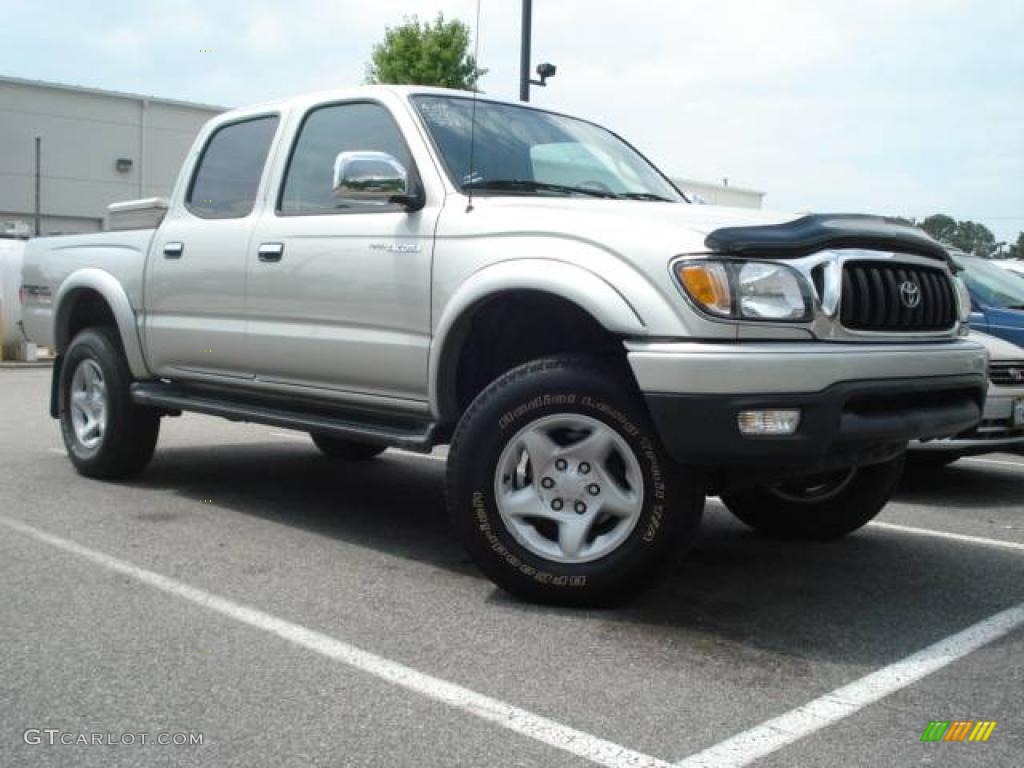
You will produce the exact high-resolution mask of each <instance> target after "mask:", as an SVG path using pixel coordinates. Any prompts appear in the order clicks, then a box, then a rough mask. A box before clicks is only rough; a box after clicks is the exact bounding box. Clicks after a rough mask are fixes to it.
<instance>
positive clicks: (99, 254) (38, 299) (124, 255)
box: [21, 229, 156, 347]
mask: <svg viewBox="0 0 1024 768" xmlns="http://www.w3.org/2000/svg"><path fill="white" fill-rule="evenodd" d="M155 232H156V230H155V229H133V230H126V231H121V232H96V233H91V234H87V235H61V236H57V237H38V238H34V239H32V240H29V242H28V245H27V246H26V248H25V259H24V264H23V266H22V272H21V283H22V286H23V287H24V289H25V290H24V291H23V295H24V305H23V307H22V320H23V323H24V326H25V335H26V336H27V337H28V339H29V340H30V341H32V342H34V343H36V344H38V345H39V346H44V347H52V346H54V344H53V342H54V338H53V337H54V327H53V320H54V318H53V308H54V307H55V306H57V304H58V302H57V298H58V296H59V295H60V293H61V290H62V288H63V287H64V281H65V280H66V279H67V277H68V275H69V274H71V273H72V272H75V271H77V270H80V269H86V268H91V269H97V270H101V271H103V272H106V273H108V274H110V275H111V276H112V277H113V278H114V279H115V280H117V282H118V283H120V284H121V286H123V288H124V290H125V292H126V293H127V295H128V300H129V301H130V302H131V305H132V307H134V308H136V309H137V308H139V307H141V306H142V278H143V273H144V270H145V265H146V253H147V251H148V250H149V245H150V243H151V242H152V240H153V235H154V233H155Z"/></svg>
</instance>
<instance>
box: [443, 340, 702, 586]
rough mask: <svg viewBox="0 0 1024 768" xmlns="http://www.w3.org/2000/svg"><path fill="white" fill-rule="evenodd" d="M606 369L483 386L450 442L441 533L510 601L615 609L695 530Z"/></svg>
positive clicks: (569, 369)
mask: <svg viewBox="0 0 1024 768" xmlns="http://www.w3.org/2000/svg"><path fill="white" fill-rule="evenodd" d="M610 366H617V363H607V362H601V361H597V360H590V359H587V358H568V357H559V358H549V359H544V360H538V361H534V362H530V363H527V364H526V365H523V366H520V367H519V368H516V369H515V370H512V371H510V372H508V373H506V374H505V375H503V376H502V377H501V378H500V379H498V380H497V381H495V382H494V383H492V384H491V385H490V386H488V387H487V388H486V389H485V390H484V391H483V392H482V393H481V394H480V395H479V396H478V397H477V398H476V400H475V401H474V402H473V403H472V405H471V406H470V407H469V409H468V410H467V411H466V413H465V414H464V415H463V417H462V419H461V421H460V422H459V425H458V428H457V430H456V432H455V436H454V439H453V440H452V444H451V448H450V450H449V456H448V474H447V491H448V493H447V498H448V508H449V513H450V515H451V519H452V525H453V528H454V530H455V531H456V532H457V533H458V535H459V538H460V539H461V540H462V543H463V545H464V546H465V548H466V551H467V552H468V553H469V555H470V557H471V558H472V559H473V561H474V562H476V564H477V565H478V566H479V567H480V570H482V571H483V572H484V573H485V574H486V575H487V576H488V577H489V578H490V579H491V580H492V581H493V582H494V583H495V584H497V585H498V586H499V587H501V588H503V589H505V590H507V591H508V592H511V593H512V594H514V595H516V596H518V597H520V598H523V599H526V600H531V601H536V602H543V603H551V604H560V605H591V606H593V605H607V604H611V603H615V602H618V601H619V600H621V599H623V598H625V597H627V596H630V595H631V594H633V593H635V592H637V591H639V590H640V589H642V588H643V587H645V586H647V585H648V584H650V583H651V582H652V581H653V580H654V578H655V577H656V576H658V575H659V574H660V573H661V572H663V571H664V570H665V569H666V568H667V567H668V566H670V565H671V564H672V562H673V561H674V560H675V559H676V558H677V557H678V556H679V555H681V554H682V552H683V551H684V549H685V548H686V545H688V544H689V543H690V541H691V540H692V538H693V536H694V533H695V530H696V528H697V524H698V523H699V521H700V517H701V512H702V511H703V507H704V494H703V487H702V485H701V483H700V482H698V479H699V478H698V477H697V476H696V475H695V474H694V473H692V472H690V471H688V470H686V469H683V468H681V467H679V466H677V465H676V464H674V463H673V462H672V461H671V459H670V458H669V457H668V456H667V455H666V453H665V450H664V448H663V447H662V445H661V442H660V440H659V439H658V436H657V434H656V432H655V430H654V428H653V426H652V425H651V423H650V419H649V418H648V416H647V411H646V409H645V408H644V406H643V403H642V401H641V400H640V398H639V396H638V394H637V393H636V388H635V386H634V385H633V383H632V382H631V381H630V380H629V379H628V378H627V377H625V376H623V375H620V374H616V373H613V372H612V371H617V370H618V369H617V367H612V368H610ZM527 445H529V447H527ZM587 459H590V461H587ZM563 462H564V463H563ZM535 464H536V467H535ZM499 470H500V471H499ZM547 483H550V484H551V485H550V486H549V485H547ZM563 497H564V498H563ZM556 502H561V503H560V504H558V506H556ZM563 538H564V540H563Z"/></svg>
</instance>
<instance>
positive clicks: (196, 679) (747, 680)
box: [0, 370, 1024, 768]
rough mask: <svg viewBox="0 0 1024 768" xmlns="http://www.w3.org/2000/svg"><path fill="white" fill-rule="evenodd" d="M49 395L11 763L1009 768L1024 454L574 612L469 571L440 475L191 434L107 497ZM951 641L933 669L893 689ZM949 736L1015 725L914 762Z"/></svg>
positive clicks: (25, 551)
mask: <svg viewBox="0 0 1024 768" xmlns="http://www.w3.org/2000/svg"><path fill="white" fill-rule="evenodd" d="M48 380H49V372H48V371H43V370H2V371H0V583H2V587H0V765H2V766H56V765H60V766H64V765H68V766H72V765H73V766H121V765H124V766H136V765H189V766H192V765H203V766H205V765H209V766H236V765H237V766H263V765H266V766H274V767H275V768H279V767H281V766H381V765H387V766H434V765H437V766H490V765H495V766H562V765H565V766H586V765H594V764H603V765H608V766H627V765H671V764H675V763H678V762H680V761H684V760H686V759H687V758H690V760H688V761H687V762H685V763H683V764H684V765H699V764H704V765H721V766H724V765H736V766H738V765H746V764H752V765H764V766H787V765H801V766H818V765H821V766H826V765H827V766H834V765H852V766H860V765H864V766H868V765H966V766H975V765H976V766H1003V765H1005V766H1016V765H1020V764H1021V757H1020V755H1021V754H1022V753H1024V694H1022V691H1024V670H1022V666H1021V664H1020V660H1021V658H1024V622H1022V620H1021V617H1022V616H1024V608H1022V606H1024V499H1022V491H1024V456H1017V455H993V456H987V457H983V458H981V459H978V460H970V461H967V460H965V461H962V462H959V463H957V464H956V465H954V466H953V467H950V468H948V469H946V470H943V471H940V472H937V473H935V474H932V475H929V476H917V477H911V478H908V480H907V481H906V482H905V483H904V487H903V490H902V491H901V493H900V494H899V496H898V498H897V499H896V500H895V501H894V502H893V503H891V504H890V505H889V507H887V509H886V510H885V511H884V512H883V514H882V515H881V516H880V518H879V523H881V524H879V525H871V526H868V527H867V528H865V529H863V530H862V531H860V532H858V533H857V534H855V535H853V536H851V537H849V538H847V539H845V540H843V541H839V542H830V543H824V544H795V543H782V542H774V541H767V540H765V539H761V538H759V537H757V536H756V535H754V534H753V533H751V532H750V531H748V530H747V529H746V528H745V527H744V526H743V525H741V524H740V523H738V522H736V521H734V520H733V519H732V518H731V516H730V515H729V514H728V512H727V511H726V510H725V509H724V508H723V507H722V506H721V505H720V504H719V503H718V502H717V501H716V500H709V502H708V505H707V511H706V514H705V521H704V525H703V527H702V532H701V536H700V539H699V541H698V542H697V544H696V545H695V547H694V549H693V551H692V552H691V553H690V554H689V555H688V557H687V558H686V560H684V561H683V563H682V564H681V565H680V566H679V567H678V568H676V569H675V570H674V571H673V572H672V574H671V575H670V577H669V578H668V579H667V580H666V581H665V582H664V583H663V584H661V585H660V586H659V587H657V588H655V589H654V590H652V591H650V592H648V593H646V594H645V595H643V596H642V597H641V598H639V599H638V600H636V601H634V602H632V603H631V604H629V605H627V606H625V607H622V608H619V609H616V610H605V611H579V610H562V609H554V608H548V607H540V606H534V605H529V604H524V603H521V602H518V601H516V600H514V599H513V598H510V597H509V596H507V595H506V594H504V593H502V592H501V591H499V590H497V589H496V588H495V587H494V586H493V585H492V584H491V583H490V582H489V581H487V580H486V579H484V578H483V577H482V576H481V575H480V574H479V573H478V572H477V571H476V570H475V569H474V567H473V566H472V565H471V564H470V563H469V562H468V561H467V560H466V558H465V556H464V555H463V553H462V552H461V550H460V549H459V547H458V545H457V543H456V542H455V541H454V540H453V539H452V538H451V536H450V535H449V532H448V526H447V522H446V515H445V509H444V499H443V485H444V483H443V480H444V458H443V455H436V456H432V457H423V456H415V455H410V454H403V453H399V452H390V451H389V452H388V453H386V454H384V455H383V456H382V457H380V458H379V459H377V460H374V461H372V462H369V463H366V464H359V465H345V464H339V463H337V462H333V461H331V460H328V459H326V458H323V457H321V456H320V455H319V453H318V452H317V451H316V449H315V448H314V447H313V445H312V444H311V443H310V442H308V440H306V439H305V438H304V437H303V436H302V435H296V434H292V433H284V432H281V431H279V430H274V429H270V428H266V427H261V426H256V425H239V424H231V423H228V422H224V421H220V420H216V419H210V418H205V417H199V416H191V415H186V416H183V417H181V418H177V419H166V420H165V421H164V424H163V432H162V435H161V440H160V445H159V447H158V450H157V455H156V458H155V459H154V461H153V463H152V465H151V466H150V467H149V469H148V470H147V471H146V472H145V473H144V474H143V475H142V476H141V477H139V478H138V479H136V480H133V481H131V482H127V483H117V484H109V483H101V482H96V481H92V480H87V479H85V478H82V477H79V476H78V475H77V474H75V472H74V471H73V469H72V468H71V465H70V463H69V462H68V460H67V458H66V457H65V456H63V449H62V447H61V442H60V436H59V431H58V429H57V425H56V424H55V423H54V422H53V421H51V420H50V419H49V418H48V416H47V413H46V403H47V397H48ZM946 534H950V535H946ZM994 616H995V617H1002V618H999V619H997V622H998V621H1001V622H1002V624H1001V625H1000V626H1002V630H1001V631H998V632H995V631H993V632H992V633H991V634H989V635H985V634H984V632H986V631H989V630H988V629H986V628H991V627H992V626H993V624H992V621H993V619H992V617H994ZM986 622H988V623H986ZM972 627H981V629H979V630H978V632H979V633H981V634H977V635H971V636H970V637H981V638H982V640H981V641H980V642H976V643H974V645H971V644H970V643H969V642H968V643H967V645H966V646H964V645H963V643H961V642H960V640H958V639H957V638H958V637H959V635H958V633H961V632H962V631H963V630H965V629H970V628H972ZM950 637H953V638H954V640H953V641H951V642H952V645H950V646H949V647H950V648H954V649H960V650H954V651H953V652H950V651H948V649H947V646H940V647H939V651H938V652H937V653H938V657H939V658H938V661H935V657H934V654H933V657H932V658H931V661H929V663H931V664H932V665H933V666H932V667H929V670H931V672H930V674H926V675H924V674H921V675H919V676H914V675H913V674H911V673H912V671H913V669H912V665H904V666H899V665H898V663H900V662H902V661H903V660H905V659H907V658H908V657H911V658H915V657H914V656H913V655H914V654H916V653H918V652H919V651H921V650H922V649H927V648H929V647H930V646H933V645H934V644H936V643H939V644H941V643H943V642H944V641H947V640H948V639H949V638H950ZM970 637H968V638H967V639H968V640H969V639H970ZM965 642H966V641H965ZM894 665H895V666H894ZM908 670H909V671H908ZM880 671H881V672H884V673H885V674H886V675H888V678H887V679H889V680H890V682H891V681H893V680H895V681H896V682H895V683H892V686H891V690H889V689H887V690H888V693H887V695H882V696H879V697H877V699H872V696H873V695H874V694H870V691H871V690H875V689H872V688H870V685H871V684H872V683H871V681H872V680H874V678H868V679H867V682H866V683H863V684H861V683H858V685H861V687H860V688H858V689H857V690H858V691H864V690H867V691H869V694H859V695H864V696H866V699H865V701H864V702H861V704H859V705H857V706H852V705H848V704H847V705H844V706H846V707H847V709H846V710H844V711H843V715H842V716H841V717H834V718H831V719H829V718H825V719H823V720H822V721H821V722H818V721H817V720H813V722H812V725H810V726H807V727H806V728H805V730H804V731H801V732H800V734H799V737H798V738H786V739H782V741H785V742H786V743H784V744H781V745H778V746H777V748H776V747H773V748H772V749H770V750H768V751H764V753H763V754H761V753H760V752H759V751H758V750H756V749H752V748H749V743H750V742H752V741H755V740H756V739H758V738H760V737H761V736H762V735H763V734H766V733H767V734H769V735H771V734H775V735H776V736H777V734H778V728H775V727H773V726H765V725H764V724H765V723H766V721H770V720H772V718H778V717H779V716H783V715H787V713H790V717H791V719H792V713H793V712H794V711H795V712H797V713H801V712H804V711H805V710H803V709H801V708H804V707H805V706H806V705H808V704H809V703H811V702H815V701H818V702H820V701H825V703H826V704H828V703H829V702H832V701H833V700H832V699H831V698H829V697H830V695H831V694H830V692H834V691H835V690H836V689H840V688H842V687H844V686H849V685H850V684H852V683H857V682H858V681H864V680H865V679H866V677H867V676H871V675H873V674H874V673H879V672H880ZM907 674H910V677H906V675H907ZM901 675H904V677H901ZM850 695H851V696H853V695H854V694H852V693H851V694H850ZM833 703H834V702H833ZM826 709H827V707H826ZM819 711H824V710H822V709H821V707H820V706H819V708H818V709H814V708H812V710H811V714H812V715H814V717H817V715H816V714H814V713H817V712H819ZM933 720H943V721H944V720H975V721H978V720H995V721H997V722H998V725H997V727H996V728H995V730H994V731H993V733H992V736H991V737H990V739H989V740H988V742H986V743H948V742H940V743H922V742H921V741H920V737H921V734H922V732H923V731H924V729H925V727H926V726H927V725H928V724H929V722H930V721H933ZM806 721H807V718H806V717H805V718H803V720H802V721H801V722H804V723H806ZM786 722H789V721H786ZM27 729H51V730H52V729H59V731H60V732H62V733H71V734H78V733H83V732H84V733H96V732H100V733H103V734H114V735H120V734H124V733H140V732H147V733H150V734H158V733H163V732H168V733H170V732H173V733H178V732H186V733H193V734H195V733H201V734H202V735H203V743H202V745H193V746H174V745H167V746H155V745H154V746H141V745H139V744H134V745H123V744H116V745H88V746H74V745H61V744H55V745H53V746H50V745H48V744H46V743H43V744H38V745H37V744H26V743H25V738H24V733H25V731H26V730H27ZM759 729H760V730H759ZM743 734H750V735H749V737H748V738H746V741H744V739H743V738H739V739H734V737H737V736H738V735H743ZM730 740H732V741H730ZM723 742H725V743H726V747H724V748H722V749H720V750H719V752H717V753H716V751H715V749H716V745H719V746H721V745H722V743H723ZM734 743H735V744H738V745H740V746H738V747H737V748H736V749H737V750H738V751H735V752H729V750H730V749H732V747H731V746H730V745H733V744H734ZM744 744H746V745H747V746H743V745H744ZM744 750H745V751H744ZM724 753H728V754H726V756H725V757H723V754H724ZM695 755H696V756H698V758H694V757H693V756H695ZM702 761H703V762H702Z"/></svg>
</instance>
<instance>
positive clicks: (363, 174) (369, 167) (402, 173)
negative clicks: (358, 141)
mask: <svg viewBox="0 0 1024 768" xmlns="http://www.w3.org/2000/svg"><path fill="white" fill-rule="evenodd" d="M334 197H335V198H336V199H339V200H353V201H358V202H361V203H376V204H378V205H386V204H388V203H393V202H404V200H402V198H406V199H407V198H408V197H409V172H408V171H407V170H406V169H405V166H403V165H402V164H401V163H400V162H398V160H396V159H395V158H394V157H392V156H391V155H389V154H388V153H387V152H371V151H356V152H342V153H340V154H339V155H338V156H337V157H336V158H335V160H334ZM396 198H398V199H396Z"/></svg>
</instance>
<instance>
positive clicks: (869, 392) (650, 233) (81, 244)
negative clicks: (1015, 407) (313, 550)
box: [22, 86, 986, 604]
mask: <svg viewBox="0 0 1024 768" xmlns="http://www.w3.org/2000/svg"><path fill="white" fill-rule="evenodd" d="M112 222H113V228H114V230H115V231H109V232H105V233H101V234H91V235H82V236H69V237H54V238H42V239H36V240H33V241H31V242H30V243H29V246H28V250H27V253H26V256H25V266H24V272H23V286H22V295H23V297H24V326H25V331H26V333H27V335H28V336H29V337H30V338H31V339H32V340H33V341H35V342H37V343H38V344H41V345H47V346H52V347H54V348H55V349H56V350H57V351H58V352H59V356H58V358H57V364H56V365H55V368H54V377H53V392H52V415H53V416H54V417H56V418H59V419H60V425H61V429H62V432H63V437H64V441H65V444H66V446H67V450H68V455H69V456H70V458H71V461H72V462H73V463H74V465H75V467H76V468H77V469H78V471H79V472H81V473H83V474H85V475H88V476H91V477H101V478H118V477H124V476H127V475H130V474H132V473H136V472H139V471H140V470H142V469H143V467H145V466H146V464H147V462H148V461H149V460H150V458H151V457H152V455H153V451H154V447H155V445H156V442H157V433H158V430H159V427H160V420H161V418H162V417H163V416H170V415H177V414H179V413H180V412H182V411H194V412H199V413H205V414H211V415H216V416H222V417H225V418H228V419H232V420H236V421H251V422H257V423H262V424H269V425H274V426H276V427H284V428H291V429H296V430H301V431H304V432H308V433H309V434H310V435H311V436H312V440H313V442H314V443H315V444H316V446H317V447H318V448H320V449H321V450H322V451H323V453H324V454H326V455H327V456H330V457H333V458H336V459H338V460H344V461H359V460H367V459H370V458H372V457H374V456H376V455H377V454H379V453H380V452H381V451H383V450H384V449H385V448H387V447H396V448H400V449H404V450H413V451H429V450H431V449H432V448H433V447H434V446H436V445H439V444H450V450H449V454H448V469H447V473H448V474H447V490H448V503H449V506H450V511H451V516H452V525H453V528H454V529H455V530H456V531H457V532H458V533H459V535H460V536H461V538H462V540H463V541H464V543H465V546H466V547H467V549H468V551H469V553H470V554H471V556H472V557H473V559H474V560H475V561H476V562H477V563H478V564H479V566H480V568H481V569H482V570H483V571H484V572H485V573H486V574H487V575H488V576H489V577H490V578H492V579H493V580H494V581H495V582H496V583H497V584H499V585H500V586H502V587H504V588H505V589H508V590H510V591H512V592H514V593H516V594H518V595H520V596H524V597H526V598H529V599H536V600H545V601H552V602H560V603H573V604H583V603H586V604H593V603H597V602H605V601H609V600H612V599H614V598H617V597H620V596H623V595H625V594H628V593H629V592H631V591H633V590H635V589H637V588H638V587H639V586H641V585H642V584H644V583H647V582H649V581H650V580H651V578H652V577H653V576H654V575H655V574H657V573H658V572H659V571H661V570H662V569H663V568H664V567H665V566H666V565H667V564H668V563H670V562H671V560H672V558H673V557H675V556H676V555H677V554H679V553H680V552H682V551H683V550H684V548H685V545H686V544H687V543H688V542H689V541H690V540H691V539H692V538H693V537H694V535H695V528H696V525H697V523H698V521H699V518H700V515H701V512H702V509H703V504H704V498H705V496H706V495H708V494H719V495H720V496H721V497H722V499H723V500H724V502H725V504H726V505H727V506H728V507H729V509H730V510H732V512H733V513H735V514H736V515H737V516H738V517H739V518H740V519H741V520H743V521H744V522H746V523H748V524H749V525H751V526H753V527H754V528H756V529H758V530H759V531H762V532H764V533H766V534H768V535H776V536H791V537H798V538H807V539H825V538H832V537H837V536H841V535H843V534H846V533H849V532H850V531H853V530H855V529H857V528H858V527H860V526H862V525H864V524H865V523H866V522H867V521H869V520H870V519H871V518H872V517H874V516H875V515H876V514H877V513H878V512H879V510H880V509H881V508H882V507H883V506H884V505H885V503H886V502H887V500H888V498H889V496H890V495H891V493H892V492H893V489H894V487H895V485H896V483H897V481H898V478H899V475H900V471H901V464H902V460H903V459H902V455H903V452H904V450H905V448H906V446H907V443H908V441H910V440H922V439H924V440H928V439H934V438H941V437H944V436H949V435H955V434H959V433H961V432H964V431H965V430H968V429H970V428H972V427H973V426H975V425H976V424H977V423H978V421H979V419H980V416H981V411H982V405H983V401H984V391H985V368H986V354H985V351H984V350H983V349H982V348H981V347H980V346H979V345H977V344H976V343H974V342H972V341H970V340H968V339H966V338H965V335H966V333H967V328H966V322H965V321H966V320H967V317H968V314H969V312H970V302H969V300H968V299H967V297H966V296H965V292H964V288H963V286H962V284H961V282H960V281H959V279H958V278H957V277H956V275H955V272H956V269H955V267H954V266H953V265H952V264H951V262H950V261H949V258H948V255H947V253H946V252H945V250H944V249H943V248H942V247H941V246H940V245H939V244H938V243H936V242H935V241H933V240H931V239H930V238H928V237H927V236H926V235H924V234H923V233H922V232H920V231H919V230H917V229H914V228H911V227H908V226H905V225H903V224H900V223H898V222H896V221H892V220H887V219H882V218H877V217H869V216H854V215H804V216H790V215H782V214H771V213H765V212H760V211H749V210H732V209H727V208H716V207H712V206H700V205H693V204H690V203H689V202H688V201H687V200H686V198H685V197H684V196H683V195H682V194H681V193H680V192H679V191H678V190H677V189H676V188H675V187H674V186H673V185H672V184H671V183H670V182H669V181H668V180H667V179H666V177H665V176H664V175H663V174H662V173H661V172H660V171H658V169H657V168H655V167H654V166H653V165H652V164H651V163H650V162H649V161H648V160H646V159H645V158H644V157H643V156H642V155H641V154H640V153H638V152H637V150H635V149H634V148H633V147H631V146H630V145H629V144H627V143H626V142H625V141H623V140H622V139H621V138H619V137H618V136H616V135H615V134H613V133H611V132H609V131H608V130H606V129H604V128H602V127H600V126H598V125H595V124H593V123H590V122H586V121H584V120H579V119H575V118H571V117H568V116H565V115H561V114H556V113H553V112H548V111H543V110H539V109H535V108H532V107H528V106H525V105H522V104H511V103H503V102H499V101H494V100H491V99H487V98H483V97H480V98H478V99H474V98H472V97H471V96H470V95H469V94H466V93H461V92H454V91H445V90H436V89H427V88H397V87H379V86H378V87H368V88H361V89H356V90H349V91H339V92H332V93H321V94H314V95H309V96H303V97H299V98H295V99H292V100H288V101H281V102H275V103H268V104H262V105H259V106H256V107H252V108H247V109H239V110H235V111H233V112H229V113H227V114H224V115H221V116H219V117H217V118H215V119H214V120H212V121H211V122H210V123H209V124H208V125H207V126H206V127H205V128H204V129H203V131H202V132H201V134H200V135H199V136H198V138H197V140H196V143H195V146H194V148H193V149H192V151H191V153H190V155H189V156H188V158H187V160H186V162H185V165H184V168H183V169H182V171H181V174H180V177H179V179H178V182H177V185H176V187H175V189H174V193H173V196H172V197H171V199H170V200H169V201H150V202H148V203H147V202H142V203H139V202H136V203H129V204H125V205H120V206H116V207H115V211H114V213H113V214H112ZM132 227H136V228H132ZM147 227H148V228H147Z"/></svg>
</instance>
